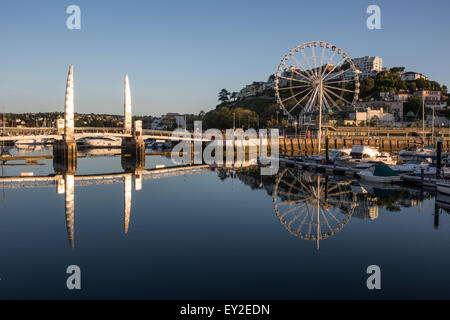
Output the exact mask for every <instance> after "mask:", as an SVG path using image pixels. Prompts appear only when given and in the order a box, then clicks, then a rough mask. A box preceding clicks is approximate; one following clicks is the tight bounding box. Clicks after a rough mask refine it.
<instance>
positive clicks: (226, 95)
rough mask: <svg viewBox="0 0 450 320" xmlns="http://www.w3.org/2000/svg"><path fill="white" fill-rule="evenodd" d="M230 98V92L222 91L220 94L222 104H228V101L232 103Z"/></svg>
mask: <svg viewBox="0 0 450 320" xmlns="http://www.w3.org/2000/svg"><path fill="white" fill-rule="evenodd" d="M229 96H230V93H229V92H228V90H227V89H222V90H220V92H219V99H218V100H219V101H220V102H222V103H225V102H228V101H230V99H229Z"/></svg>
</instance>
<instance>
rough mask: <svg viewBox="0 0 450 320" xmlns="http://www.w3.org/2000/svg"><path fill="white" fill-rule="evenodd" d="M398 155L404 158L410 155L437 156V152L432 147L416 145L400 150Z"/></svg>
mask: <svg viewBox="0 0 450 320" xmlns="http://www.w3.org/2000/svg"><path fill="white" fill-rule="evenodd" d="M398 155H399V156H400V157H402V158H410V157H422V158H424V157H434V156H436V152H435V151H434V150H433V149H431V148H418V147H416V146H414V147H409V148H406V149H403V150H401V151H399V153H398Z"/></svg>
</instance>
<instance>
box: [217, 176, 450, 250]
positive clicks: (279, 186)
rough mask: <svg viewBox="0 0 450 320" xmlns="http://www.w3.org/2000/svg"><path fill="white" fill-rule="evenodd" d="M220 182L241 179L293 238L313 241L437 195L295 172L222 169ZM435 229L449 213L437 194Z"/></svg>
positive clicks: (449, 205) (444, 200)
mask: <svg viewBox="0 0 450 320" xmlns="http://www.w3.org/2000/svg"><path fill="white" fill-rule="evenodd" d="M218 177H219V178H220V179H221V180H225V179H228V178H235V177H237V178H238V179H239V180H240V181H242V182H243V183H244V184H246V185H248V186H250V187H251V188H252V189H265V191H266V192H267V194H269V195H270V196H271V197H272V200H273V206H274V212H275V215H276V216H277V219H278V221H279V222H280V223H281V225H282V226H283V227H284V228H285V229H286V230H287V231H288V232H289V233H290V234H291V235H293V236H295V237H298V238H301V239H304V240H310V241H314V242H315V244H316V248H317V249H319V248H320V246H319V245H320V244H319V242H320V240H325V239H329V238H332V237H333V236H335V235H336V234H337V233H338V232H340V231H342V230H343V229H344V227H345V226H346V225H348V224H349V223H350V221H351V218H356V219H361V220H368V221H373V220H376V219H378V218H379V214H380V210H381V209H383V210H384V211H387V212H392V213H394V212H399V211H401V210H402V208H410V207H417V208H418V211H419V212H421V207H422V203H423V201H424V200H427V199H431V198H432V197H433V196H434V195H435V191H434V190H432V189H430V190H424V189H414V188H411V187H406V186H400V185H379V184H368V183H361V182H360V181H358V180H356V179H350V178H346V177H343V176H329V175H326V174H317V173H313V172H308V171H301V170H297V169H293V168H285V169H282V170H280V172H279V173H278V175H277V176H274V177H269V176H260V175H259V169H257V168H255V169H251V168H250V169H249V168H247V169H241V170H239V169H233V170H230V169H226V168H221V169H220V170H218ZM434 212H435V213H434V226H435V228H437V227H438V226H439V214H442V212H445V213H447V214H448V213H450V197H449V196H445V195H441V194H438V195H437V196H436V201H435V207H434Z"/></svg>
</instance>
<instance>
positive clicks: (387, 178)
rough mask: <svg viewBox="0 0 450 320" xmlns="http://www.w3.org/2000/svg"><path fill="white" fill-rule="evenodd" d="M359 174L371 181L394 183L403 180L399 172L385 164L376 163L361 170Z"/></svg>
mask: <svg viewBox="0 0 450 320" xmlns="http://www.w3.org/2000/svg"><path fill="white" fill-rule="evenodd" d="M357 174H358V176H359V177H360V178H361V179H362V180H366V181H369V182H378V183H394V182H400V181H401V178H400V176H399V175H398V173H397V172H395V171H394V170H392V169H391V168H389V166H387V165H385V164H377V165H374V166H372V167H370V168H367V169H365V170H361V171H359V172H358V173H357Z"/></svg>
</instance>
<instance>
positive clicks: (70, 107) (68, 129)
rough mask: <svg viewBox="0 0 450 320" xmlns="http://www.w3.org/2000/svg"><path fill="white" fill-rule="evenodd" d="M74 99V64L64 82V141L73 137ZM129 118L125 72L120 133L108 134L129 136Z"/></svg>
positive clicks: (130, 111) (129, 96) (130, 112)
mask: <svg viewBox="0 0 450 320" xmlns="http://www.w3.org/2000/svg"><path fill="white" fill-rule="evenodd" d="M74 118H75V99H74V66H73V65H71V66H70V67H69V73H68V75H67V82H66V99H65V106H64V136H63V139H64V141H73V140H74V139H75V122H74ZM131 120H132V105H131V90H130V81H129V78H128V75H127V74H125V80H124V121H123V132H122V134H110V135H114V136H117V135H121V136H131Z"/></svg>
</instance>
